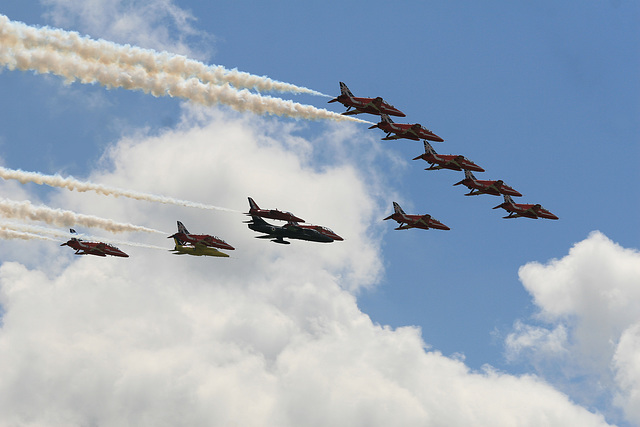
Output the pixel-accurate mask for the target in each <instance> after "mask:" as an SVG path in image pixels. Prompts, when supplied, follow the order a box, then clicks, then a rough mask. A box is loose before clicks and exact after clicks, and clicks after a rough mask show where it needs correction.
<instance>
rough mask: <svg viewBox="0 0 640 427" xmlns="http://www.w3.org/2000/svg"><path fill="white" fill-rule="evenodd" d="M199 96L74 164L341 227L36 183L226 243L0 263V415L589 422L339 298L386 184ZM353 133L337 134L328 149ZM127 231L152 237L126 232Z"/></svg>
mask: <svg viewBox="0 0 640 427" xmlns="http://www.w3.org/2000/svg"><path fill="white" fill-rule="evenodd" d="M203 111H204V110H200V109H196V110H194V111H192V112H191V113H188V114H187V115H186V116H185V120H184V121H183V124H182V125H181V126H180V127H179V129H176V130H173V131H171V132H166V133H164V134H162V135H159V136H146V135H139V136H136V137H130V138H126V139H124V140H122V141H120V142H119V143H118V144H117V145H116V146H114V147H113V148H112V149H111V150H110V151H109V153H108V154H107V155H105V159H104V165H105V167H104V169H103V170H96V171H95V172H94V173H93V174H92V175H91V177H90V179H91V180H92V181H94V182H101V183H105V184H109V185H116V186H119V187H128V188H132V189H138V190H141V191H151V192H154V193H164V194H167V195H171V196H175V197H180V198H185V199H191V200H196V201H202V202H204V203H215V204H217V205H220V206H227V207H229V208H233V209H239V210H244V209H246V207H247V202H246V196H248V195H251V196H253V197H254V198H255V199H256V201H258V203H260V204H262V205H263V206H265V207H276V205H277V207H279V208H280V209H287V210H292V211H293V212H294V213H296V214H299V215H301V216H303V217H304V218H305V219H307V220H308V221H310V222H316V223H320V224H323V225H328V226H330V227H331V228H333V229H334V230H335V231H336V232H337V233H339V234H341V235H343V236H344V237H345V241H344V242H336V243H332V244H317V243H312V242H297V241H296V242H293V243H292V244H291V245H289V246H281V245H276V244H273V243H270V242H268V241H263V240H257V239H254V236H255V234H254V233H253V232H252V231H250V230H248V229H247V227H246V224H242V222H241V221H242V220H243V219H244V217H243V216H241V215H238V214H232V213H228V212H203V211H199V210H195V209H186V208H180V207H174V206H166V205H156V204H151V203H145V202H141V201H133V200H122V199H113V198H108V197H100V196H97V195H91V194H78V193H73V192H66V191H62V190H55V191H56V192H55V193H54V194H56V196H55V197H52V200H51V203H52V204H56V205H57V204H60V205H63V206H65V208H67V209H73V210H76V211H79V212H82V213H88V214H97V213H100V214H101V215H103V216H105V217H109V218H113V219H115V220H119V219H126V220H127V221H129V222H132V223H136V224H141V225H146V226H149V227H154V228H159V229H167V228H169V229H173V227H175V220H176V219H181V220H183V221H184V222H185V224H186V225H187V226H188V227H189V228H190V230H191V231H192V232H198V233H199V232H202V233H207V232H211V233H216V234H219V235H220V236H221V237H223V238H225V239H226V240H228V241H229V242H230V243H231V244H233V245H234V246H236V248H237V250H236V251H234V252H232V253H231V254H232V258H229V259H208V258H196V257H187V256H183V257H178V256H172V255H170V254H168V253H164V252H162V251H151V250H144V249H138V248H133V249H132V250H131V251H130V253H131V258H128V259H116V258H106V259H98V258H97V257H81V258H78V257H76V258H74V259H73V261H72V260H71V259H72V258H71V257H72V255H70V254H68V252H64V253H65V254H67V258H66V259H67V261H68V262H67V263H65V265H64V267H63V268H60V269H49V268H48V266H47V265H46V260H43V262H42V264H41V265H37V266H35V267H33V268H27V267H25V266H24V265H22V264H21V263H19V262H4V263H3V264H2V265H1V266H0V303H1V304H2V307H3V309H4V310H5V311H4V316H3V319H2V320H3V324H2V328H1V329H0V414H2V415H1V417H2V419H1V420H0V424H4V425H48V426H51V425H53V426H55V425H65V426H66V425H89V424H91V425H136V426H141V425H153V426H163V425H172V426H173V425H190V426H198V425H207V426H212V425H213V426H216V425H221V426H228V425H242V426H273V425H278V426H288V425H291V426H300V425H305V426H315V425H317V426H325V425H333V426H343V425H344V426H347V425H349V426H351V425H367V426H376V425H380V426H383V425H384V426H388V425H423V426H442V425H474V426H482V425H487V426H488V425H490V426H514V425H519V426H540V425H549V426H554V425H555V426H566V425H580V426H604V425H607V424H606V423H605V421H604V419H603V417H602V416H601V415H598V414H592V413H590V412H588V411H587V410H585V409H584V408H581V407H580V406H578V405H575V404H573V403H572V402H571V401H570V400H569V399H568V398H567V396H566V395H564V394H562V393H560V392H558V391H557V390H555V389H554V388H552V387H551V386H549V385H547V384H546V383H545V382H544V381H542V380H540V379H538V378H536V377H535V376H520V377H518V376H513V375H508V374H504V373H500V372H496V371H494V370H492V369H491V368H490V367H487V368H486V369H485V370H484V371H483V372H472V371H470V370H469V368H468V367H467V366H465V364H464V362H463V361H462V360H460V358H459V357H456V358H448V357H445V356H443V355H442V354H440V353H439V352H437V351H427V350H426V344H425V343H424V342H423V340H422V339H421V336H420V330H419V329H418V328H415V327H404V328H398V329H391V328H388V327H385V326H380V325H376V324H374V323H373V322H372V321H371V319H370V318H369V317H368V316H367V315H366V314H364V313H362V312H361V311H360V310H359V309H358V306H357V303H356V298H355V296H354V295H355V294H356V291H357V290H358V289H360V288H362V287H367V286H372V285H374V284H375V283H376V281H377V280H379V278H380V276H381V274H382V267H381V265H382V260H381V253H380V249H379V243H380V242H379V239H380V235H381V234H382V233H380V232H379V231H380V227H381V225H380V223H381V221H380V218H381V217H382V216H383V211H384V210H385V209H387V208H388V206H387V205H388V200H386V199H385V200H381V199H380V198H378V197H377V196H376V195H378V194H384V193H385V191H384V190H385V189H384V188H383V187H380V185H383V184H382V183H373V182H371V181H370V180H368V179H367V174H366V172H364V171H366V170H367V169H368V168H369V167H370V166H368V165H367V164H364V165H361V164H359V163H355V164H350V163H347V162H345V163H342V164H339V165H337V166H331V165H329V164H324V165H320V166H319V165H317V164H315V162H312V161H310V159H311V158H312V157H313V156H312V154H313V153H314V152H315V150H317V148H318V145H319V144H323V138H322V137H320V138H318V139H316V140H314V142H313V144H312V143H310V142H309V141H306V140H304V139H302V138H300V137H299V136H296V135H295V134H292V133H291V131H292V130H294V131H295V126H292V125H291V124H290V123H291V122H288V124H281V123H279V122H277V121H274V120H271V119H269V120H267V119H263V118H259V119H257V118H255V117H251V120H250V121H249V120H247V118H245V117H243V116H238V115H229V114H228V113H221V112H214V113H211V114H207V113H203ZM198 115H199V120H195V116H198ZM332 126H336V125H332ZM343 126H344V129H345V131H346V134H349V132H353V127H352V126H353V125H343ZM339 129H340V127H339V126H338V127H333V128H332V129H331V131H330V132H328V133H325V134H324V135H327V138H329V137H330V138H335V137H336V134H339V133H340V132H339ZM362 140H365V141H366V138H363V139H359V138H345V139H344V140H343V144H344V146H345V147H347V149H346V152H348V151H349V149H348V146H349V144H359V145H360V147H361V146H362V142H361V141H362ZM325 142H327V141H325ZM366 143H367V142H365V144H366ZM323 149H324V150H328V151H329V153H326V154H327V156H328V158H329V157H331V155H333V153H331V151H332V148H331V144H329V143H328V142H327V144H326V145H325V146H324V147H323ZM340 152H341V153H343V152H344V149H341V150H340ZM382 161H385V160H381V159H375V158H371V159H369V160H361V162H363V163H367V162H382ZM356 165H357V166H356ZM143 238H144V239H147V241H151V239H159V240H154V241H152V243H154V244H166V245H167V248H169V247H170V246H171V244H170V242H169V241H168V240H167V239H165V238H164V237H159V238H155V237H153V236H146V235H145V236H138V235H131V236H130V239H143ZM56 249H60V248H56ZM60 257H61V255H59V256H58V258H60ZM620 363H621V365H622V364H624V363H625V362H624V360H623V358H621V359H620Z"/></svg>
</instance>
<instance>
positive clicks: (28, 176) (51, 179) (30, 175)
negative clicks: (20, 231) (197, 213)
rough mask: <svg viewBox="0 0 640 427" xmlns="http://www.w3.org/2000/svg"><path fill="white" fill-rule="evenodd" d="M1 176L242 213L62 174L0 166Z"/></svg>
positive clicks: (107, 194) (84, 190) (24, 181)
mask: <svg viewBox="0 0 640 427" xmlns="http://www.w3.org/2000/svg"><path fill="white" fill-rule="evenodd" d="M0 178H2V179H13V180H16V181H19V182H20V183H21V184H26V183H28V182H31V183H34V184H39V185H48V186H50V187H58V188H66V189H68V190H70V191H74V190H75V191H78V192H81V193H82V192H86V191H95V192H96V193H98V194H102V195H106V196H114V197H119V196H122V197H127V198H130V199H136V200H146V201H149V202H159V203H165V204H172V205H178V206H185V207H190V208H198V209H208V210H219V211H226V212H235V213H240V211H237V210H234V209H227V208H221V207H218V206H213V205H207V204H204V203H198V202H191V201H189V200H180V199H174V198H173V197H167V196H161V195H157V194H150V193H144V192H140V191H133V190H125V189H122V188H117V187H110V186H107V185H102V184H94V183H92V182H86V181H79V180H77V179H75V178H73V177H67V178H64V177H62V176H60V175H57V174H56V175H43V174H41V173H38V172H25V171H22V170H15V169H7V168H3V167H1V166H0Z"/></svg>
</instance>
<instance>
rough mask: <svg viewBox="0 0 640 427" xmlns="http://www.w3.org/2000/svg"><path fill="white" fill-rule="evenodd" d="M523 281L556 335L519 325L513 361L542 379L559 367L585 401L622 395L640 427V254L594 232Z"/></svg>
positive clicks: (536, 266) (511, 346)
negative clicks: (522, 360) (527, 364)
mask: <svg viewBox="0 0 640 427" xmlns="http://www.w3.org/2000/svg"><path fill="white" fill-rule="evenodd" d="M519 274H520V280H521V281H522V283H523V285H524V286H525V288H526V289H527V290H528V291H529V293H531V295H532V296H533V298H534V301H535V304H536V305H537V306H538V309H539V312H538V314H537V316H536V317H537V319H538V320H539V321H541V322H543V323H545V324H547V325H551V328H547V327H546V326H532V325H526V324H524V323H523V322H521V321H519V322H517V323H516V325H515V330H514V332H513V333H512V334H510V335H509V336H508V337H507V340H506V346H507V356H508V357H509V358H511V359H512V360H513V359H515V358H516V357H517V356H519V355H520V356H525V357H527V358H528V359H529V360H530V361H532V362H533V364H534V366H536V367H537V368H538V369H539V370H540V372H541V373H545V372H547V373H548V371H549V370H550V369H551V367H552V366H553V369H556V370H559V371H560V372H562V373H563V375H564V377H565V378H567V379H568V381H571V382H574V384H573V385H572V386H571V387H573V388H574V390H578V389H580V391H579V394H580V395H581V396H580V397H581V399H582V398H584V399H595V398H598V395H599V394H601V393H605V394H607V393H610V390H616V391H617V392H618V398H617V401H618V402H619V403H620V404H621V405H622V406H623V407H624V410H625V414H626V417H627V419H628V420H629V421H632V422H634V423H640V416H639V415H640V413H638V411H637V409H633V408H637V407H638V406H639V405H638V404H639V403H640V396H639V394H640V378H639V377H640V374H638V371H640V359H639V358H638V357H637V352H635V353H634V352H633V350H637V348H638V347H637V343H638V335H639V330H638V325H639V324H640V286H638V285H639V284H640V253H639V252H638V251H636V250H632V249H625V248H622V247H621V246H619V245H617V244H615V243H614V242H612V241H611V240H609V239H608V238H607V237H606V236H604V235H603V234H602V233H600V232H593V233H591V234H590V235H589V237H588V238H587V239H585V240H584V241H582V242H579V243H577V244H575V245H574V247H573V248H571V250H570V251H569V254H568V255H567V256H565V257H564V258H562V259H560V260H551V261H549V262H548V263H546V264H540V263H535V262H534V263H529V264H527V265H525V266H523V267H521V269H520V272H519ZM578 378H581V379H578ZM576 381H577V382H578V385H576V384H575V382H576ZM585 384H588V387H585ZM606 397H607V398H611V397H612V396H606Z"/></svg>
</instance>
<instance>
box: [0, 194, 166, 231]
mask: <svg viewBox="0 0 640 427" xmlns="http://www.w3.org/2000/svg"><path fill="white" fill-rule="evenodd" d="M0 215H2V216H4V217H6V218H19V219H29V220H32V221H43V222H46V223H47V224H52V225H56V226H59V227H63V226H64V227H74V226H76V225H82V226H84V227H90V228H91V227H96V228H102V229H103V230H107V231H111V232H112V233H123V232H126V231H144V232H147V233H159V234H167V233H166V232H164V231H160V230H155V229H153V228H147V227H143V226H140V225H133V224H126V223H121V222H116V221H113V220H110V219H105V218H100V217H97V216H93V215H84V214H79V213H75V212H72V211H67V210H62V209H53V208H50V207H48V206H33V205H32V204H31V202H29V201H27V200H25V201H22V202H17V201H14V200H7V199H0Z"/></svg>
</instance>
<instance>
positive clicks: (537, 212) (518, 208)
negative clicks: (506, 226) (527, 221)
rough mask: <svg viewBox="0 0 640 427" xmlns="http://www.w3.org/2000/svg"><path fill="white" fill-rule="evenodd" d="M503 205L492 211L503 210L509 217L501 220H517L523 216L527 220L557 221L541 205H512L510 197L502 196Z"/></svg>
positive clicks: (555, 217)
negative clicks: (543, 219)
mask: <svg viewBox="0 0 640 427" xmlns="http://www.w3.org/2000/svg"><path fill="white" fill-rule="evenodd" d="M503 197H504V203H502V204H500V205H498V206H496V207H494V208H493V209H498V208H503V209H504V210H506V211H507V212H509V215H507V216H505V217H503V218H518V217H521V216H525V217H527V218H533V219H538V218H546V219H558V217H557V216H555V215H554V214H552V213H551V212H549V211H548V210H546V209H545V208H543V207H542V206H541V205H539V204H537V205H529V204H520V203H514V202H513V199H512V198H511V196H507V195H504V196H503Z"/></svg>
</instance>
